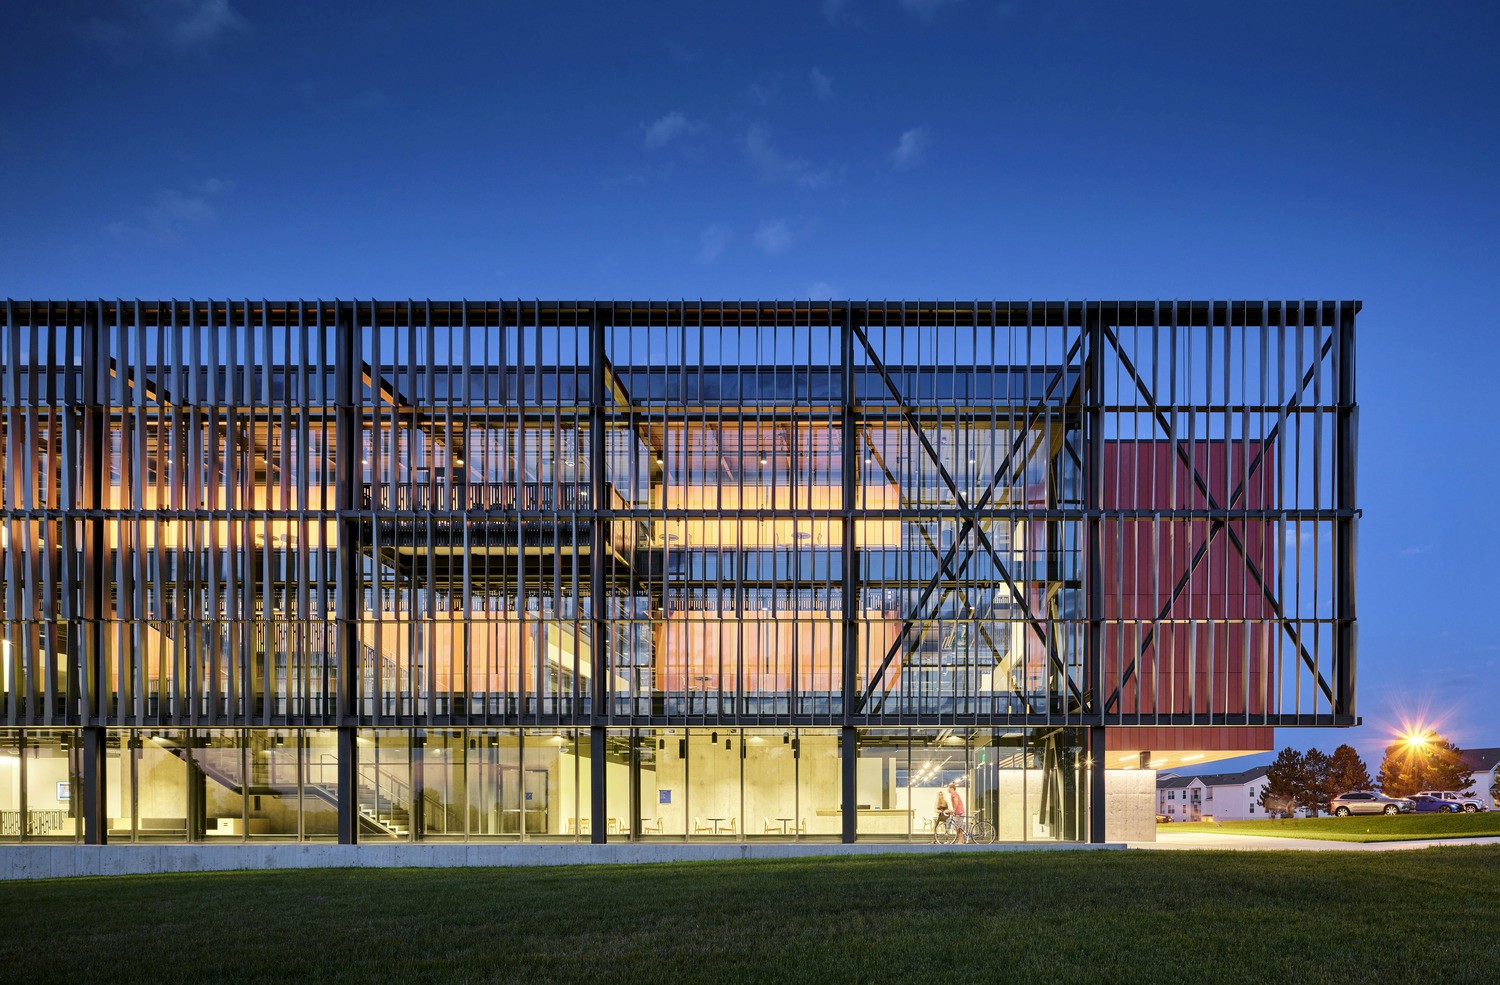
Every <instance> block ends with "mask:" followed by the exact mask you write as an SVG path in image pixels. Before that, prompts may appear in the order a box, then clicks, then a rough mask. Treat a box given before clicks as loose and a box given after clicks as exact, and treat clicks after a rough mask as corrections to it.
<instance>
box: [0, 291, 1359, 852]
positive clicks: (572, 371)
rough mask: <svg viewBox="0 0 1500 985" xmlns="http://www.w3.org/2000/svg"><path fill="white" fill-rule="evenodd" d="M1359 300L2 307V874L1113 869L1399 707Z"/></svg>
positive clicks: (48, 304)
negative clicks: (1114, 817) (1289, 742)
mask: <svg viewBox="0 0 1500 985" xmlns="http://www.w3.org/2000/svg"><path fill="white" fill-rule="evenodd" d="M1358 309H1359V304H1358V303H1357V302H1350V301H1344V302H1326V301H1324V302H1279V301H1276V302H1238V301H1236V302H1192V303H1186V302H1093V301H1090V302H1046V303H1041V302H1027V303H1023V304H1017V303H1001V302H978V303H973V302H962V303H946V302H936V303H934V302H917V303H909V302H908V303H890V302H852V301H851V302H795V303H793V302H716V303H708V302H696V301H694V302H534V301H498V302H497V301H489V302H462V303H459V302H414V301H406V302H400V301H398V302H386V301H375V302H370V301H315V302H302V301H299V302H266V301H246V302H238V301H232V302H222V301H210V302H204V301H161V302H140V301H131V302H126V301H83V302H80V301H61V302H46V301H41V302H17V301H9V302H6V303H5V305H4V310H3V322H0V441H3V445H4V454H5V461H6V466H7V467H6V470H5V478H4V486H3V490H0V561H3V575H0V606H3V609H0V637H3V643H0V650H3V661H0V664H3V675H0V689H3V690H0V840H9V841H16V840H39V841H46V840H52V841H79V842H86V843H102V842H106V841H108V842H111V843H114V842H144V841H179V842H189V841H205V840H217V841H225V840H229V841H235V840H247V839H248V840H259V839H266V840H284V841H296V840H319V839H326V840H329V841H334V840H337V841H341V842H356V841H371V840H380V841H389V840H403V841H404V840H419V841H420V840H428V841H462V840H494V841H514V842H528V841H530V842H540V841H564V840H584V841H594V842H603V841H617V840H627V841H651V840H663V841H671V840H686V841H693V840H700V839H702V840H717V841H724V840H754V839H766V840H830V841H839V840H842V841H854V840H861V841H864V840H871V841H906V840H927V839H929V838H930V837H931V825H932V819H933V815H934V808H933V805H934V801H935V798H936V794H937V791H938V790H939V789H940V788H942V787H944V786H946V785H947V784H948V783H950V782H952V783H954V784H956V786H957V787H958V788H959V789H960V790H961V791H962V792H963V795H964V797H965V799H966V800H967V802H968V803H969V806H970V808H971V809H978V810H982V811H984V812H985V814H986V816H987V817H989V818H990V819H992V820H993V821H994V822H995V823H996V826H997V829H998V831H999V834H1000V837H1001V838H1002V839H1005V840H1012V841H1028V840H1063V841H1100V840H1103V839H1104V838H1105V835H1106V809H1107V806H1108V804H1109V801H1110V797H1111V795H1112V790H1113V784H1114V779H1113V778H1115V777H1116V776H1117V772H1116V771H1120V772H1119V774H1118V776H1124V774H1125V773H1127V772H1128V771H1130V770H1135V771H1146V772H1149V771H1150V770H1151V769H1153V768H1154V767H1156V766H1160V765H1183V764H1185V763H1189V762H1192V761H1195V760H1206V759H1211V758H1213V757H1215V756H1221V755H1237V754H1240V753H1242V752H1244V751H1247V750H1254V749H1262V748H1270V746H1271V729H1272V728H1274V727H1275V726H1277V725H1299V726H1305V725H1327V726H1340V725H1351V724H1354V723H1355V722H1356V718H1355V714H1354V668H1355V597H1354V576H1353V573H1354V552H1355V534H1356V526H1357V516H1358V513H1357V510H1356V498H1355V483H1354V475H1355V441H1356V430H1357V410H1356V404H1355V391H1354V339H1355V335H1354V319H1355V315H1356V312H1357V311H1358ZM1122 782H1124V781H1122ZM1152 786H1153V785H1152V784H1149V783H1148V784H1146V785H1145V786H1144V789H1145V790H1147V791H1149V790H1150V789H1152ZM1142 803H1143V804H1144V805H1145V806H1144V807H1143V808H1141V809H1142V810H1143V811H1146V812H1149V811H1150V810H1151V807H1150V804H1151V800H1150V795H1149V793H1148V794H1146V795H1145V798H1144V799H1143V800H1142Z"/></svg>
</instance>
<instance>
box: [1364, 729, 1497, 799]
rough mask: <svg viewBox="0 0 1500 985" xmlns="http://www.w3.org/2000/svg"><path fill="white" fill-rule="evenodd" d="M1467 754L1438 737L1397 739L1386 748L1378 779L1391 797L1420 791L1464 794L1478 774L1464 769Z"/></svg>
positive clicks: (1381, 787)
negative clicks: (1444, 791)
mask: <svg viewBox="0 0 1500 985" xmlns="http://www.w3.org/2000/svg"><path fill="white" fill-rule="evenodd" d="M1462 752H1463V750H1461V749H1459V748H1458V746H1455V745H1454V744H1453V743H1451V742H1449V741H1448V740H1447V739H1445V738H1443V737H1442V736H1441V735H1438V734H1437V733H1435V732H1434V733H1429V734H1427V735H1426V736H1423V737H1422V738H1421V739H1417V740H1413V739H1397V740H1396V741H1395V742H1392V743H1391V744H1390V745H1388V746H1386V747H1385V759H1384V761H1382V762H1381V764H1380V776H1379V777H1378V778H1377V779H1378V780H1379V783H1380V789H1381V790H1382V791H1383V792H1384V793H1385V794H1386V796H1388V797H1407V796H1410V795H1411V794H1414V793H1416V792H1417V791H1419V790H1464V789H1466V788H1467V787H1468V786H1469V784H1470V783H1472V782H1474V771H1473V770H1471V769H1469V768H1468V767H1467V766H1465V765H1464V761H1463V759H1462V756H1461V754H1462Z"/></svg>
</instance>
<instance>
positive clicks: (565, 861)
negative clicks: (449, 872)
mask: <svg viewBox="0 0 1500 985" xmlns="http://www.w3.org/2000/svg"><path fill="white" fill-rule="evenodd" d="M1124 848H1125V845H1124V844H1123V843H1108V844H1103V845H1079V844H1059V843H1050V842H1048V843H1027V844H1007V845H982V846H981V845H967V846H950V845H897V844H890V845H879V844H875V845H868V844H867V845H843V844H798V845H750V844H724V845H640V844H625V845H431V844H429V845H328V844H313V845H309V844H281V845H277V844H269V845H196V844H195V845H177V844H170V845H168V844H164V845H7V846H3V847H0V880H7V879H64V878H77V877H82V876H123V875H156V874H161V873H171V872H227V871H235V870H267V869H344V868H363V869H380V868H436V869H443V868H461V867H466V866H522V865H526V866H530V865H621V864H640V863H660V862H707V861H730V860H734V859H789V858H819V857H833V856H850V855H857V856H868V855H933V854H939V853H955V854H973V853H976V852H987V853H988V852H1055V851H1100V850H1103V851H1120V850H1123V849H1124Z"/></svg>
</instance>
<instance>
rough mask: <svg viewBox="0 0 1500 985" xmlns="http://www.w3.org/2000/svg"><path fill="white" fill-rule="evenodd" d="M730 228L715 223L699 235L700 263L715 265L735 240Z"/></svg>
mask: <svg viewBox="0 0 1500 985" xmlns="http://www.w3.org/2000/svg"><path fill="white" fill-rule="evenodd" d="M733 238H734V236H733V234H732V233H731V232H730V231H729V227H728V226H725V225H723V224H722V223H718V222H716V223H714V224H713V225H711V226H709V227H707V228H706V229H704V230H703V232H701V233H699V234H698V262H699V263H713V262H714V261H715V260H717V259H718V258H719V255H720V254H722V253H723V252H724V250H725V249H726V248H727V247H728V246H729V241H730V240H731V239H733Z"/></svg>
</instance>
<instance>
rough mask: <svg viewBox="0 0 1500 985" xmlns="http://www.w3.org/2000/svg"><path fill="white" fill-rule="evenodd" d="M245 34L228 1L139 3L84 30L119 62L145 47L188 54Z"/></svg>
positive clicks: (244, 22) (143, 0)
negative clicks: (117, 15)
mask: <svg viewBox="0 0 1500 985" xmlns="http://www.w3.org/2000/svg"><path fill="white" fill-rule="evenodd" d="M249 30H250V22H249V21H247V20H246V19H245V18H244V16H243V15H242V14H240V12H239V11H238V10H236V9H235V8H234V6H233V5H232V4H231V3H230V2H229V0H140V2H138V3H135V4H131V5H129V8H128V10H126V11H125V12H123V14H122V16H120V17H118V18H113V19H111V18H104V17H95V18H93V19H92V20H90V21H89V22H88V24H87V26H86V27H85V33H86V34H87V36H88V37H89V39H90V40H92V41H94V42H95V43H96V44H99V45H100V46H102V47H104V48H107V49H109V50H110V52H112V53H113V54H114V55H115V56H116V57H117V58H120V59H122V60H132V59H134V58H135V57H138V56H139V53H140V52H139V49H141V48H143V47H147V46H150V47H158V48H160V47H164V48H171V49H175V50H177V51H192V50H195V49H201V48H203V47H204V46H206V45H209V44H213V43H214V42H217V41H220V40H222V39H223V38H225V37H227V36H229V35H232V34H240V33H245V32H248V31H249Z"/></svg>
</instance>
